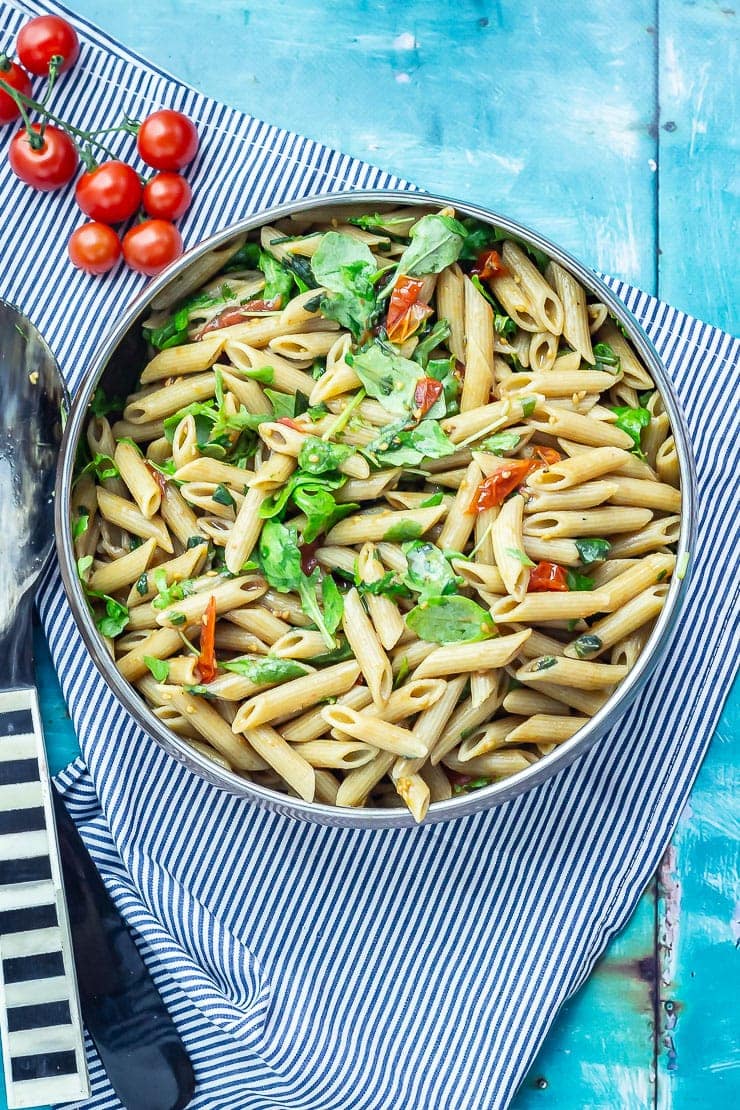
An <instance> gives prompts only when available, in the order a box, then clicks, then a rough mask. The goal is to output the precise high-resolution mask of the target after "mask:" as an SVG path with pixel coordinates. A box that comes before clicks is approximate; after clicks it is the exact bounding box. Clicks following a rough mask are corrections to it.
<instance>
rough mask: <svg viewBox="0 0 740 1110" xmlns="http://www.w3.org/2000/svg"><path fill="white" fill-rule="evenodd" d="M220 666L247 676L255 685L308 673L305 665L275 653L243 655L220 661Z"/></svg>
mask: <svg viewBox="0 0 740 1110" xmlns="http://www.w3.org/2000/svg"><path fill="white" fill-rule="evenodd" d="M221 666H222V667H223V668H224V670H226V671H232V672H233V673H234V674H238V675H240V676H241V677H242V678H248V679H249V681H250V682H253V683H254V684H255V686H266V685H267V684H268V683H277V682H287V681H289V680H290V679H292V678H300V677H301V675H304V674H308V668H307V667H304V666H302V665H301V664H300V663H296V662H295V661H294V660H293V659H279V658H278V657H277V656H276V655H257V656H247V655H245V656H243V657H241V658H239V659H232V660H231V661H230V662H229V663H222V664H221Z"/></svg>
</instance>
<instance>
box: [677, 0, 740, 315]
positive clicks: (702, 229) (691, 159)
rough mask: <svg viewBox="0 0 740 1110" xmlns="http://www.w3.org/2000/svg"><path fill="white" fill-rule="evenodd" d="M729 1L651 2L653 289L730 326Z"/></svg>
mask: <svg viewBox="0 0 740 1110" xmlns="http://www.w3.org/2000/svg"><path fill="white" fill-rule="evenodd" d="M735 7H736V5H733V4H731V3H728V2H726V0H700V2H698V3H697V2H695V0H660V2H659V8H660V12H659V29H660V106H661V116H660V128H659V132H658V134H659V143H660V157H659V162H660V168H659V178H658V184H659V215H660V244H659V246H660V252H661V253H660V295H661V297H663V298H665V300H668V301H670V302H671V304H675V305H677V306H678V307H679V308H683V309H684V310H685V311H687V312H690V313H692V314H693V315H694V316H699V317H700V318H701V319H704V320H707V321H709V323H712V324H717V325H719V326H720V327H723V328H725V329H727V330H730V331H732V330H733V329H736V328H737V325H738V318H737V305H738V301H740V267H738V265H737V249H736V248H737V228H738V217H739V216H740V205H739V204H738V176H737V167H738V135H737V118H738V103H737V97H738V81H737V73H738V58H737V53H738V51H737V44H738V35H737V32H738V27H737V16H736V14H735V10H734V9H735ZM733 229H734V230H733Z"/></svg>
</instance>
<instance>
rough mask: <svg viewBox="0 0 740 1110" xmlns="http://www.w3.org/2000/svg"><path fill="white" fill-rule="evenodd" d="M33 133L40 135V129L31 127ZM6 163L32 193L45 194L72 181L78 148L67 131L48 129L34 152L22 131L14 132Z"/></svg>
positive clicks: (36, 124) (37, 126)
mask: <svg viewBox="0 0 740 1110" xmlns="http://www.w3.org/2000/svg"><path fill="white" fill-rule="evenodd" d="M32 130H33V131H34V132H36V134H39V132H40V130H41V125H40V124H38V123H34V124H32ZM8 161H9V162H10V168H11V169H12V171H13V173H14V174H15V175H16V177H20V179H21V181H25V183H26V185H30V186H31V188H32V189H40V190H41V192H42V193H48V192H51V190H52V189H60V188H61V187H62V185H66V184H67V182H68V181H70V180H71V179H72V178H73V177H74V173H75V170H76V169H77V147H76V146H75V144H74V143H73V142H72V140H71V139H70V137H69V135H68V134H67V133H66V131H60V130H59V128H58V127H51V126H49V127H47V128H46V130H45V131H44V137H43V139H42V140H41V145H40V146H39V147H38V149H37V148H36V147H34V146H32V145H31V142H30V140H29V137H28V135H27V134H26V131H25V129H24V130H22V131H18V132H16V134H15V135H14V136H13V138H12V139H11V141H10V147H9V149H8Z"/></svg>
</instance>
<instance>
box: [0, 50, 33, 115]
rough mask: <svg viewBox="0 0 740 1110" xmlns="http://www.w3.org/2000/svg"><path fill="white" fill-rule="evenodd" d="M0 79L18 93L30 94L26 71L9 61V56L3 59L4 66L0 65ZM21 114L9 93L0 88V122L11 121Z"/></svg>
mask: <svg viewBox="0 0 740 1110" xmlns="http://www.w3.org/2000/svg"><path fill="white" fill-rule="evenodd" d="M0 79H2V80H3V81H4V82H5V84H6V85H11V86H12V87H13V88H14V89H16V90H17V91H18V92H19V93H23V95H24V96H30V95H31V78H30V77H29V76H28V74H27V73H26V71H25V69H21V67H20V66H19V65H18V64H17V62H11V61H10V59H9V58H7V59H6V60H5V68H3V66H2V65H0ZM20 114H21V111H20V108H19V107H18V105H17V104H16V102H15V101H14V100H13V97H12V96H10V94H9V93H6V92H5V90H4V89H0V124H3V123H12V122H13V120H14V119H18V116H19V115H20Z"/></svg>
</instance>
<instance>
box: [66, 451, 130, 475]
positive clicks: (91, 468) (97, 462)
mask: <svg viewBox="0 0 740 1110" xmlns="http://www.w3.org/2000/svg"><path fill="white" fill-rule="evenodd" d="M83 474H94V475H95V477H96V478H97V479H98V481H99V482H104V481H105V479H106V478H118V477H119V476H120V471H119V469H118V467H117V466H116V464H115V463H114V461H113V459H112V458H111V456H110V455H101V454H100V453H98V454H96V455H95V457H94V458H93V459H92V460H91V461H90V462H89V463H87V465H86V466H83V468H82V470H81V471H80V472H79V474H78V475H77V478H76V479H75V480H76V481H78V480H79V479H80V478H81V477H82V475H83Z"/></svg>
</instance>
